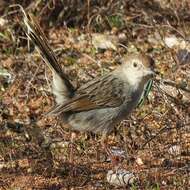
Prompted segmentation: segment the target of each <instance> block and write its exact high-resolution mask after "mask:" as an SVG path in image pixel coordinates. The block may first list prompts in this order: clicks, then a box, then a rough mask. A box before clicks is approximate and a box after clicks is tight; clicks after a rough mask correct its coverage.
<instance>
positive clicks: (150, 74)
mask: <svg viewBox="0 0 190 190" xmlns="http://www.w3.org/2000/svg"><path fill="white" fill-rule="evenodd" d="M144 76H147V77H149V78H153V77H155V76H156V73H155V72H154V71H153V70H152V69H146V70H145V71H144Z"/></svg>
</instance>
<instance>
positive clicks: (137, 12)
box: [0, 0, 190, 190]
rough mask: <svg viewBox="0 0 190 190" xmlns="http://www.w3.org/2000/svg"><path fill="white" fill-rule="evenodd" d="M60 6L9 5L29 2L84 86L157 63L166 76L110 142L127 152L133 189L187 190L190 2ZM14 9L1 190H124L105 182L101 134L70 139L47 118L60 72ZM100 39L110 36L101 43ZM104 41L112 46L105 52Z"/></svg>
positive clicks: (5, 18)
mask: <svg viewBox="0 0 190 190" xmlns="http://www.w3.org/2000/svg"><path fill="white" fill-rule="evenodd" d="M60 2H61V1H60ZM60 2H59V1H48V3H47V4H45V3H44V2H43V1H28V2H25V1H11V2H9V3H10V4H14V3H22V5H23V6H24V7H25V8H26V10H27V11H30V12H32V14H34V15H35V16H36V17H37V20H38V22H40V24H41V26H42V28H43V30H44V31H45V34H46V36H47V38H48V41H49V43H50V44H51V47H52V48H53V49H54V51H55V53H56V54H57V56H58V58H59V62H60V64H61V65H62V67H63V68H64V70H65V72H66V73H67V74H68V76H69V78H70V80H71V81H72V82H73V83H74V84H75V86H80V85H81V84H83V83H85V82H86V81H88V80H91V79H92V78H94V77H96V76H101V75H104V74H105V73H107V72H110V71H111V70H113V69H114V68H116V67H117V65H118V64H119V63H118V60H119V59H120V58H121V57H122V56H124V55H125V54H126V53H133V52H144V53H147V54H149V55H150V56H152V57H153V59H154V60H155V64H156V69H157V71H158V72H159V75H158V77H157V79H156V80H155V81H154V85H153V88H152V90H151V92H150V94H149V96H148V99H147V100H145V102H144V103H143V105H142V106H140V107H138V108H137V109H136V110H135V111H134V112H133V113H132V115H131V116H130V117H128V118H126V120H125V121H123V122H122V123H121V124H120V125H119V126H117V127H116V130H115V131H114V133H112V134H111V135H110V136H109V137H108V142H109V146H110V147H117V148H118V149H120V150H124V155H125V158H124V160H123V162H122V163H121V168H125V169H126V170H128V171H130V172H133V173H134V174H135V176H137V178H138V180H137V183H136V184H134V185H132V186H131V187H125V188H131V189H155V190H157V189H188V187H189V186H190V182H189V177H190V176H189V172H190V53H189V51H190V49H189V47H190V46H189V39H188V36H189V31H190V22H189V18H190V14H189V8H190V5H189V2H188V1H181V2H180V3H179V2H178V1H177V0H176V1H172V2H170V1H159V0H156V1H144V0H143V1H138V0H136V1H133V2H131V1H121V2H120V3H117V1H112V3H111V4H109V3H110V2H111V1H104V0H103V1H101V2H99V1H97V4H96V5H94V4H93V3H90V1H87V2H86V3H84V4H81V3H80V2H81V1H77V2H78V4H75V2H74V1H71V2H70V3H67V2H66V3H65V4H64V5H62V3H60ZM98 2H99V3H98ZM8 5H9V4H8V3H7V2H6V1H2V3H1V1H0V13H1V14H2V17H0V26H1V27H0V47H1V48H0V65H1V66H0V171H1V173H0V189H15V190H16V189H49V190H50V189H55V190H56V189H57V190H61V189H117V188H118V189H123V188H124V187H114V186H112V185H110V184H109V183H108V182H107V180H106V174H107V172H108V170H110V169H111V168H112V166H111V163H110V161H109V158H108V157H107V155H106V153H105V151H104V149H103V148H102V147H101V144H100V138H101V135H94V134H85V133H75V134H71V130H70V129H67V128H65V126H64V125H63V124H62V123H61V121H60V120H59V119H58V118H56V117H46V116H45V115H44V113H46V112H47V111H48V110H49V109H50V108H51V107H52V106H53V105H54V97H53V95H52V93H51V79H52V78H51V77H52V76H51V72H50V71H49V69H48V68H47V67H46V66H45V64H44V62H43V61H42V59H41V58H40V56H39V54H38V53H37V52H36V51H35V50H34V47H33V45H32V44H30V48H28V43H27V39H26V36H25V35H24V32H23V31H22V27H21V25H22V23H21V22H20V20H19V19H18V18H19V17H18V14H17V13H15V12H14V11H13V10H12V9H11V8H8ZM77 6H78V9H76V8H77ZM106 7H109V8H107V9H106ZM14 10H15V9H14ZM76 10H77V11H76ZM116 13H117V14H116ZM97 33H101V34H103V37H101V40H99V41H100V42H99V41H98V42H97V41H96V44H94V43H92V42H93V38H94V35H95V36H96V35H97ZM123 34H124V36H125V37H124V39H122V41H121V42H120V39H119V37H118V36H122V35H123ZM105 36H108V37H106V38H105ZM102 41H103V44H105V43H108V42H110V41H111V42H112V43H113V44H112V45H113V46H109V45H108V48H106V49H105V50H100V48H98V47H99V46H100V43H101V42H102ZM121 43H122V45H119V44H121ZM108 44H109V43H108ZM115 47H116V48H115ZM160 78H162V79H163V80H164V81H163V80H161V79H160ZM161 81H162V82H161ZM168 81H169V82H168ZM71 135H75V136H76V138H75V141H74V142H73V143H71V141H70V138H71ZM71 150H72V151H73V156H72V158H71V157H70V155H71V152H70V151H71Z"/></svg>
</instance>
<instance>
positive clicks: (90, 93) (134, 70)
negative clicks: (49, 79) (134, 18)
mask: <svg viewBox="0 0 190 190" xmlns="http://www.w3.org/2000/svg"><path fill="white" fill-rule="evenodd" d="M24 24H25V31H26V34H27V36H28V37H29V39H30V40H31V41H32V42H33V43H34V45H35V46H36V48H37V50H38V51H39V53H40V54H41V56H42V58H43V59H44V61H45V63H46V64H47V65H48V66H49V68H50V69H51V71H52V74H53V85H52V92H53V94H54V95H55V98H56V106H55V107H54V108H53V109H52V110H51V111H50V112H49V114H53V115H59V116H60V117H61V119H62V120H63V123H64V124H67V125H69V126H70V127H71V128H72V129H74V130H78V131H91V132H94V133H101V134H103V137H104V138H103V139H105V137H106V136H107V134H109V133H110V132H111V131H112V130H113V128H114V126H115V125H116V124H118V123H119V122H120V121H122V120H123V119H124V118H126V116H127V115H129V114H130V113H131V111H132V110H133V109H134V108H135V107H136V106H137V104H138V102H139V99H140V97H141V95H142V93H143V90H144V85H145V84H146V83H147V82H148V81H149V80H150V79H151V78H152V77H153V76H154V71H153V66H154V64H153V63H154V62H153V60H152V59H151V58H150V57H149V56H147V55H144V54H131V55H128V56H126V57H124V58H123V59H122V64H121V65H120V66H118V68H117V69H116V70H114V71H113V72H110V73H109V74H107V75H104V76H101V77H97V78H95V79H93V80H91V81H89V82H87V83H86V84H85V85H82V86H81V87H80V88H78V89H76V88H75V87H74V86H73V85H72V84H71V82H70V81H69V79H68V77H67V76H66V74H65V73H64V71H63V70H62V68H61V66H60V65H59V63H58V60H57V58H56V56H55V54H54V52H53V50H52V49H51V48H50V46H49V44H48V41H47V39H46V37H45V35H44V33H43V32H42V30H41V28H40V26H39V25H38V24H37V22H36V21H35V20H34V18H33V17H31V16H30V15H26V14H25V16H24Z"/></svg>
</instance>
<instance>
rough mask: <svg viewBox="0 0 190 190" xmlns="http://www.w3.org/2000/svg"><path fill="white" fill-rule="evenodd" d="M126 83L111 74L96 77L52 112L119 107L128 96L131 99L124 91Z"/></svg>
mask: <svg viewBox="0 0 190 190" xmlns="http://www.w3.org/2000/svg"><path fill="white" fill-rule="evenodd" d="M124 85H125V84H124V83H123V81H121V80H120V79H118V78H116V77H113V75H111V74H109V75H106V76H103V77H100V78H97V79H94V80H92V81H90V82H88V83H87V84H85V85H84V86H82V87H81V88H79V89H78V90H77V92H76V94H75V96H74V97H73V98H72V99H70V100H69V101H67V102H66V103H64V104H62V105H58V106H56V107H55V109H53V110H52V111H51V112H50V114H56V115H57V114H60V113H62V112H68V111H72V112H81V111H88V110H93V109H100V108H106V107H118V106H120V105H121V104H122V103H123V102H124V101H125V100H126V98H127V99H130V97H126V93H124V92H125V91H124V88H125V86H124ZM125 90H126V89H125Z"/></svg>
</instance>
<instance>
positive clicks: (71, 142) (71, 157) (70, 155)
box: [69, 132, 76, 164]
mask: <svg viewBox="0 0 190 190" xmlns="http://www.w3.org/2000/svg"><path fill="white" fill-rule="evenodd" d="M70 138H71V139H70V143H69V144H70V145H69V162H70V163H71V164H73V162H74V159H73V158H74V154H73V151H74V146H75V139H76V133H75V132H70Z"/></svg>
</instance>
